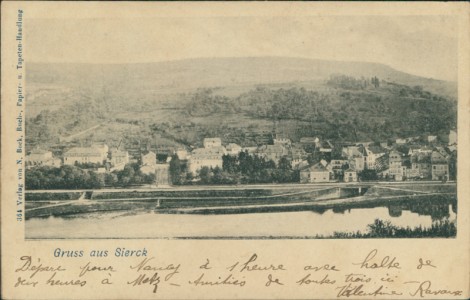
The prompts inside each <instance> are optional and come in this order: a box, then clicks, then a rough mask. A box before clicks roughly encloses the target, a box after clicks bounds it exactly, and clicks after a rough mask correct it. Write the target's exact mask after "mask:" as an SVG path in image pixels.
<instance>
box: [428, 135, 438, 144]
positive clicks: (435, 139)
mask: <svg viewBox="0 0 470 300" xmlns="http://www.w3.org/2000/svg"><path fill="white" fill-rule="evenodd" d="M435 141H437V136H436V135H428V142H429V143H432V142H435Z"/></svg>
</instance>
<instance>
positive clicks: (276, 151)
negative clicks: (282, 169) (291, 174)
mask: <svg viewBox="0 0 470 300" xmlns="http://www.w3.org/2000/svg"><path fill="white" fill-rule="evenodd" d="M256 154H257V155H258V156H259V157H261V158H264V159H265V160H272V161H274V162H275V163H276V164H278V163H279V160H281V158H282V157H283V156H288V155H289V151H288V150H287V149H286V148H284V147H283V146H282V145H263V146H260V147H258V150H257V153H256Z"/></svg>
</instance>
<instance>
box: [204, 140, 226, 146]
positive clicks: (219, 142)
mask: <svg viewBox="0 0 470 300" xmlns="http://www.w3.org/2000/svg"><path fill="white" fill-rule="evenodd" d="M203 144H204V148H215V147H221V146H222V140H221V139H220V138H205V139H204V141H203Z"/></svg>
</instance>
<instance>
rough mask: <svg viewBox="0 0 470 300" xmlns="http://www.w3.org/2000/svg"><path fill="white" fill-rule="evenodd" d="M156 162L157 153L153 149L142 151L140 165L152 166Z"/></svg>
mask: <svg viewBox="0 0 470 300" xmlns="http://www.w3.org/2000/svg"><path fill="white" fill-rule="evenodd" d="M156 163H157V155H156V154H155V152H153V151H148V152H144V153H142V157H141V165H142V166H153V165H155V164H156Z"/></svg>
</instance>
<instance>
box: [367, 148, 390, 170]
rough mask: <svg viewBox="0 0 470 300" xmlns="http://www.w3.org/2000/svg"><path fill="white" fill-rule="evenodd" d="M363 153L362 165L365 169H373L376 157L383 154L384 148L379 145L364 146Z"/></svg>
mask: <svg viewBox="0 0 470 300" xmlns="http://www.w3.org/2000/svg"><path fill="white" fill-rule="evenodd" d="M364 149H365V155H364V162H365V165H364V167H365V168H366V169H370V170H374V169H375V161H376V160H377V158H379V157H381V156H383V155H385V153H386V150H385V149H383V148H382V147H380V146H374V145H369V146H367V147H365V148H364Z"/></svg>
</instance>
